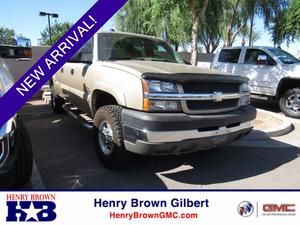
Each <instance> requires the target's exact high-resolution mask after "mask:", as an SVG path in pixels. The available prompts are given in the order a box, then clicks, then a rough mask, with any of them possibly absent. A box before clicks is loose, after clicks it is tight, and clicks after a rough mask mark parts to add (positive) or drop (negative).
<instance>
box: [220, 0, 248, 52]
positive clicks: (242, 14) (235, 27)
mask: <svg viewBox="0 0 300 225" xmlns="http://www.w3.org/2000/svg"><path fill="white" fill-rule="evenodd" d="M244 3H245V2H244V1H243V0H229V1H227V4H226V5H225V23H226V24H227V26H226V29H227V30H226V34H225V45H226V46H227V47H228V46H232V44H233V42H234V40H235V38H236V36H237V35H238V34H239V32H240V31H241V30H242V29H243V28H244V26H245V25H246V24H247V21H248V18H249V15H248V13H247V10H245V7H244Z"/></svg>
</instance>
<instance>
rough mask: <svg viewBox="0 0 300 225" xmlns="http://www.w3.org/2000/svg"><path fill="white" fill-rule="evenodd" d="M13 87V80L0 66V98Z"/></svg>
mask: <svg viewBox="0 0 300 225" xmlns="http://www.w3.org/2000/svg"><path fill="white" fill-rule="evenodd" d="M12 86H13V78H12V76H11V75H10V74H9V72H8V71H7V70H6V69H4V68H1V64H0V97H1V96H3V95H4V94H5V93H6V92H7V91H8V90H9V89H10V88H11V87H12Z"/></svg>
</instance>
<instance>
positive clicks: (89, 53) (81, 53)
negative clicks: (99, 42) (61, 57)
mask: <svg viewBox="0 0 300 225" xmlns="http://www.w3.org/2000/svg"><path fill="white" fill-rule="evenodd" d="M93 40H94V38H91V39H90V40H89V41H88V42H87V43H85V45H83V46H82V47H81V48H80V49H79V50H78V51H77V52H76V53H75V55H74V56H73V57H72V58H71V59H70V62H92V61H93V46H94V41H93Z"/></svg>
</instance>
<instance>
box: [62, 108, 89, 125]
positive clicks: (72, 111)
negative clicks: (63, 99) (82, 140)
mask: <svg viewBox="0 0 300 225" xmlns="http://www.w3.org/2000/svg"><path fill="white" fill-rule="evenodd" d="M62 108H63V109H64V110H65V111H66V113H68V114H69V115H70V116H71V117H72V118H74V119H75V120H77V121H78V122H79V123H80V124H81V126H83V127H84V128H86V129H89V130H92V129H93V128H94V126H93V123H92V121H93V120H92V119H91V118H89V117H88V116H86V115H85V114H83V113H82V112H80V111H79V110H78V109H77V108H75V107H74V106H72V105H71V104H68V103H66V104H64V105H63V106H62Z"/></svg>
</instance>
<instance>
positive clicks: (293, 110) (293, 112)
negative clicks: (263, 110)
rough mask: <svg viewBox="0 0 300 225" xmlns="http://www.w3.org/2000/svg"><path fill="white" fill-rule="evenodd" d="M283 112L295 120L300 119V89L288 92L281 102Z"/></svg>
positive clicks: (281, 98)
mask: <svg viewBox="0 0 300 225" xmlns="http://www.w3.org/2000/svg"><path fill="white" fill-rule="evenodd" d="M279 106H280V109H281V111H282V112H283V113H284V114H285V115H287V116H289V117H293V118H297V119H299V118H300V88H294V89H290V90H288V91H286V92H285V93H284V94H283V95H282V96H281V97H280V100H279Z"/></svg>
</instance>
